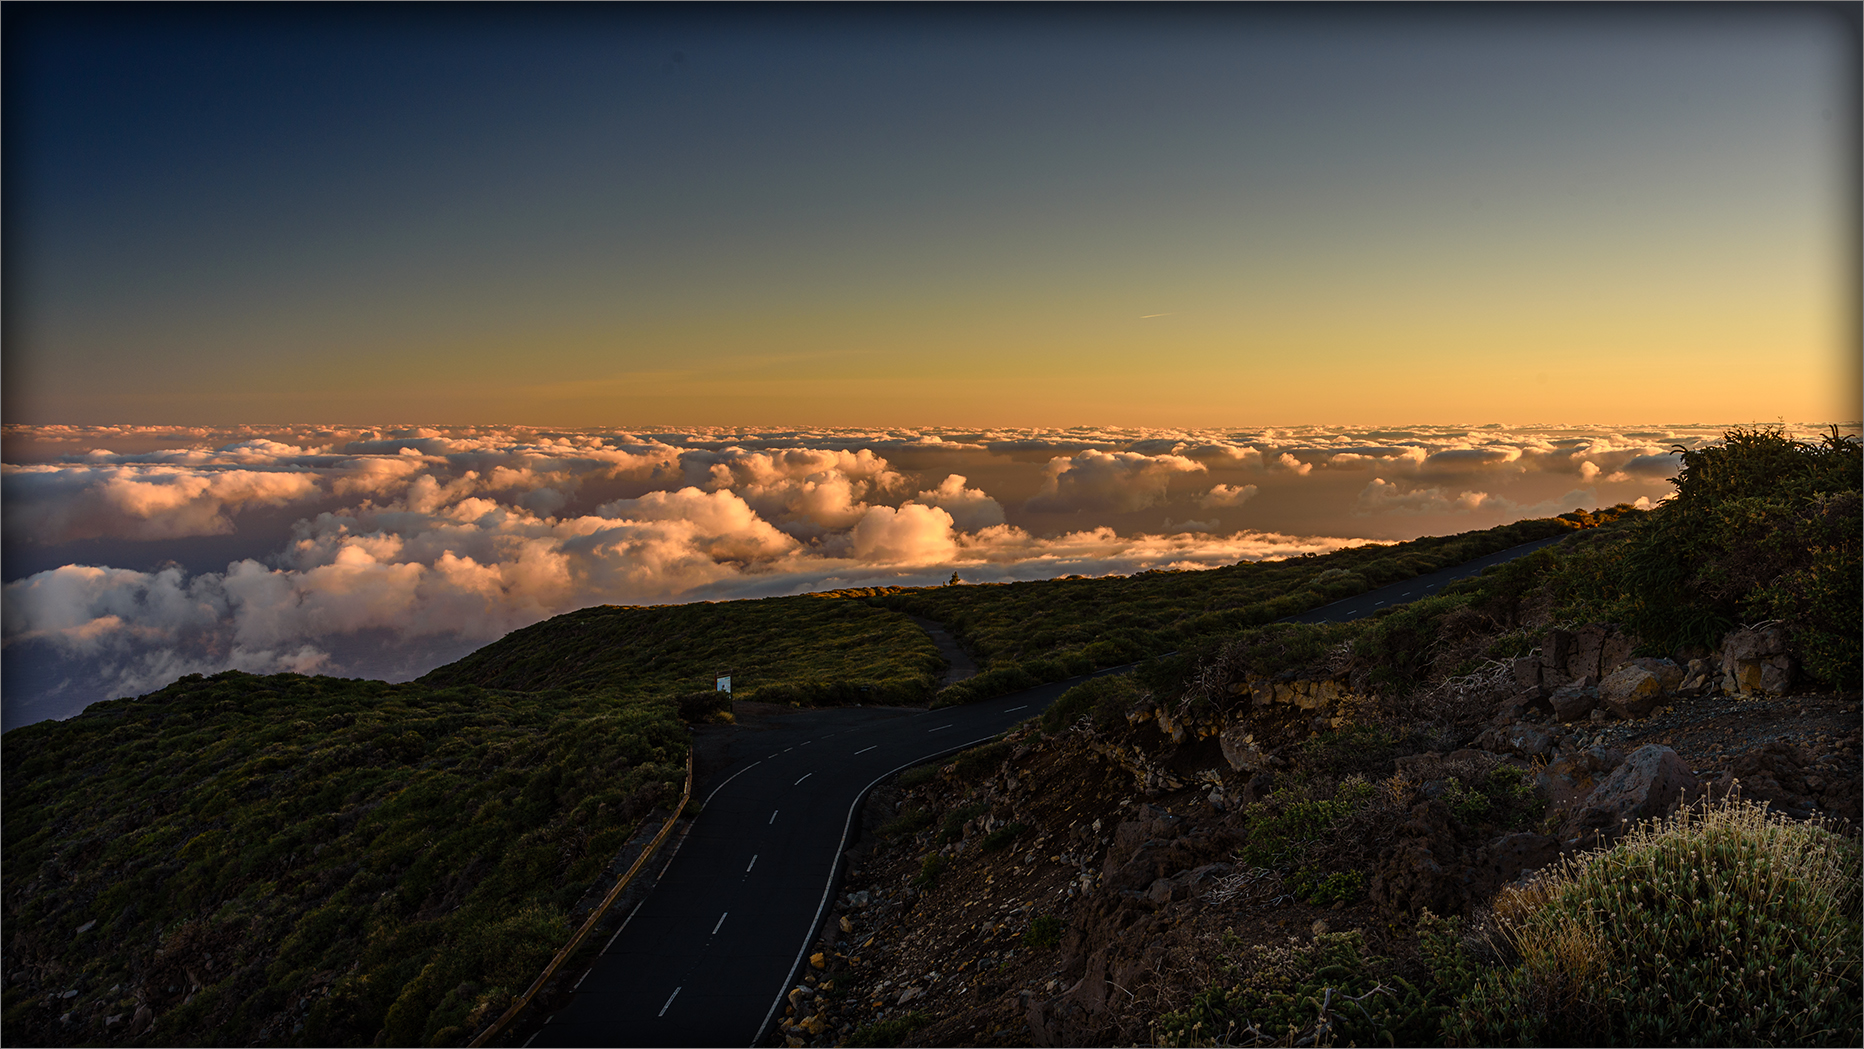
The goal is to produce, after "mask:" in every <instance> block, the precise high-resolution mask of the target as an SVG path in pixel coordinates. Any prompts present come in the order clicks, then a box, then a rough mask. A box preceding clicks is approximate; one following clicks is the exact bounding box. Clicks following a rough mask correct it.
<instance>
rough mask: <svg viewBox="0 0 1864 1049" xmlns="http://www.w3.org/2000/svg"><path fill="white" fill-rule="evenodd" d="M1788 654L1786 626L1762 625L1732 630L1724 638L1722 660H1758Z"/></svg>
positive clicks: (1777, 624)
mask: <svg viewBox="0 0 1864 1049" xmlns="http://www.w3.org/2000/svg"><path fill="white" fill-rule="evenodd" d="M1785 654H1786V626H1785V625H1784V624H1781V623H1762V624H1760V625H1759V626H1751V627H1742V628H1741V629H1739V630H1730V631H1729V632H1728V633H1727V635H1726V636H1724V637H1723V638H1722V660H1723V662H1724V663H1726V662H1727V661H1729V660H1758V659H1761V658H1763V657H1765V656H1783V655H1785Z"/></svg>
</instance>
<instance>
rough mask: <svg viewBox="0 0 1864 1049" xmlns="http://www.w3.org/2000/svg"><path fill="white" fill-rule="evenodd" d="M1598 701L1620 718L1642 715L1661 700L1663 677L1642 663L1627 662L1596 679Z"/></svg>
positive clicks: (1647, 712)
mask: <svg viewBox="0 0 1864 1049" xmlns="http://www.w3.org/2000/svg"><path fill="white" fill-rule="evenodd" d="M1665 662H1668V660H1665ZM1679 680H1680V679H1679ZM1599 702H1601V703H1603V704H1605V705H1606V706H1608V707H1610V708H1611V709H1612V713H1614V714H1617V715H1618V716H1619V717H1621V718H1641V717H1643V716H1644V715H1646V714H1649V713H1650V712H1651V711H1653V710H1655V709H1657V707H1658V705H1659V704H1661V703H1662V702H1663V680H1662V679H1661V678H1659V677H1658V676H1657V675H1655V674H1653V673H1651V672H1650V671H1648V670H1645V669H1644V668H1643V667H1640V666H1632V665H1629V664H1627V665H1625V666H1622V667H1619V668H1618V669H1617V670H1614V671H1612V673H1611V676H1610V677H1608V678H1606V679H1605V680H1604V681H1601V682H1599Z"/></svg>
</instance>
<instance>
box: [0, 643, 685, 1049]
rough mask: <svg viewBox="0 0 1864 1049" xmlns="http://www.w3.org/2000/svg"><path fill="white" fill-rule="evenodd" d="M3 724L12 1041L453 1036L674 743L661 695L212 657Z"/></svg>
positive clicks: (553, 934)
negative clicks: (436, 682) (418, 678)
mask: <svg viewBox="0 0 1864 1049" xmlns="http://www.w3.org/2000/svg"><path fill="white" fill-rule="evenodd" d="M0 739H4V748H5V749H4V764H5V792H6V821H5V830H4V840H5V854H6V863H5V866H4V878H3V882H4V895H3V896H0V898H3V899H4V916H5V929H6V939H5V971H6V973H7V976H8V979H7V983H6V992H5V1016H4V1024H5V1034H6V1039H7V1041H8V1042H9V1043H12V1044H21V1045H26V1044H30V1045H71V1044H98V1043H111V1044H117V1043H123V1044H128V1043H134V1044H158V1045H232V1044H242V1045H251V1044H258V1043H261V1042H265V1043H271V1044H295V1045H369V1044H389V1045H417V1044H419V1045H426V1044H429V1043H430V1042H435V1043H437V1044H456V1043H458V1042H461V1041H463V1040H464V1039H467V1038H470V1037H471V1036H472V1034H473V1033H474V1032H473V1029H472V1028H473V1027H474V1024H475V1023H477V1022H489V1019H490V1018H492V1017H496V1016H497V1015H498V1012H499V1011H501V1010H502V1009H503V1008H504V1007H505V1005H506V1004H507V1002H508V1000H509V998H510V995H511V994H512V993H515V992H519V991H522V990H523V989H524V987H525V985H527V984H528V983H529V982H530V980H531V979H532V978H533V977H535V976H536V974H537V972H538V971H539V970H540V969H541V968H542V966H543V964H544V963H545V962H547V961H548V960H549V958H550V956H551V954H552V953H553V952H554V951H555V950H556V948H558V947H559V946H561V945H562V943H563V941H564V939H565V938H566V936H567V933H568V931H569V930H568V926H567V923H566V920H565V916H566V914H567V912H568V911H569V909H570V908H571V907H572V906H573V905H574V904H575V903H576V901H577V900H578V899H579V898H580V897H581V896H582V895H583V893H584V892H585V891H586V890H587V889H588V888H589V886H590V884H591V883H592V882H593V881H594V879H595V878H596V877H597V875H598V874H599V873H600V872H601V871H602V869H603V868H604V867H605V866H606V865H607V863H608V862H609V861H610V859H611V858H612V857H613V856H614V854H615V852H616V850H617V849H618V848H619V847H620V845H621V844H622V842H624V841H625V840H626V839H627V837H628V836H629V835H630V833H631V832H632V831H633V830H634V829H635V827H636V826H637V825H638V824H639V823H640V822H641V820H642V819H643V818H644V817H645V816H647V814H648V812H649V810H651V809H652V808H653V807H654V805H655V804H656V803H670V802H673V801H676V800H677V798H678V796H679V784H680V782H681V781H682V780H683V779H684V776H685V765H684V762H685V758H686V750H687V734H686V731H685V729H684V728H683V727H682V726H681V725H680V723H679V721H678V719H677V718H676V717H675V716H674V714H673V712H672V704H670V703H665V702H647V701H617V700H613V699H608V698H600V699H597V698H590V697H586V696H579V695H574V694H570V693H562V692H554V693H552V692H545V693H536V694H520V693H510V692H492V691H485V690H481V689H476V688H459V689H435V688H429V687H426V686H421V685H389V684H384V683H382V682H379V681H359V680H343V679H337V678H322V677H318V678H306V677H300V676H296V675H289V674H281V675H276V676H272V677H255V676H252V675H249V674H240V673H233V672H229V673H224V674H219V675H216V676H214V677H211V678H206V679H203V678H201V677H200V676H199V675H193V676H191V677H190V678H186V679H183V680H181V681H179V682H176V683H175V684H174V685H171V686H170V687H168V688H166V689H163V690H162V691H160V692H157V693H154V694H152V695H149V696H146V697H144V698H142V699H139V700H118V701H115V702H111V703H100V704H95V705H93V706H91V707H90V708H88V709H87V710H86V711H85V712H84V713H83V714H81V715H79V716H78V717H75V718H73V719H71V720H69V721H63V722H57V721H48V722H41V723H39V724H36V725H29V726H26V727H24V728H19V729H15V730H13V731H11V732H8V733H6V735H5V736H4V737H0ZM139 1009H147V1010H148V1015H149V1016H151V1017H152V1018H153V1022H154V1026H153V1029H152V1030H150V1031H148V1032H147V1033H142V1034H141V1035H140V1037H136V1036H133V1035H132V1034H131V1032H132V1030H134V1029H136V1028H138V1027H140V1026H141V1025H140V1024H138V1022H137V1017H138V1011H139Z"/></svg>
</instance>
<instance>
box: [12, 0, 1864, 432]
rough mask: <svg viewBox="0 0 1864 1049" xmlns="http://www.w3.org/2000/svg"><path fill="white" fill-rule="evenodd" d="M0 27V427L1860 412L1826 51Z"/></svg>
mask: <svg viewBox="0 0 1864 1049" xmlns="http://www.w3.org/2000/svg"><path fill="white" fill-rule="evenodd" d="M1853 14H1855V12H1853ZM5 17H6V19H7V26H6V33H5V44H4V46H5V49H6V53H5V63H4V70H5V72H4V76H5V83H4V89H5V90H4V99H5V101H4V105H5V112H4V133H5V136H6V137H5V146H6V149H5V163H6V172H5V174H6V178H5V211H6V216H5V218H6V240H5V267H6V269H5V278H6V288H7V292H8V294H7V296H6V302H5V323H6V329H5V336H6V338H5V357H4V380H5V381H4V387H3V396H4V405H3V409H4V415H5V418H6V420H7V421H8V422H20V423H57V424H127V423H135V424H157V425H195V426H200V425H209V426H214V425H217V426H225V425H234V424H245V425H256V424H279V423H319V424H328V425H352V426H356V425H375V426H380V425H385V424H407V425H456V426H457V425H483V424H498V425H529V426H546V427H550V426H554V427H638V426H671V427H693V426H726V427H735V426H789V427H799V426H803V427H807V426H817V427H820V426H856V427H861V426H865V427H884V426H949V427H999V426H1025V427H1029V426H1035V427H1066V426H1080V425H1089V426H1139V427H1146V426H1151V427H1234V426H1306V425H1357V426H1367V425H1409V424H1415V423H1418V422H1420V421H1423V422H1431V423H1466V424H1471V425H1476V424H1482V423H1488V422H1501V423H1505V424H1509V425H1514V424H1525V423H1561V422H1581V421H1583V422H1592V423H1601V424H1609V425H1626V424H1649V423H1652V422H1654V421H1659V420H1662V421H1672V422H1675V421H1690V420H1697V421H1700V420H1765V421H1773V420H1785V421H1805V422H1810V423H1820V422H1829V421H1852V420H1855V419H1856V418H1857V417H1858V414H1859V409H1858V397H1859V389H1858V387H1859V383H1858V369H1857V356H1858V353H1857V351H1858V301H1857V298H1858V296H1857V292H1858V272H1859V271H1858V265H1857V251H1858V247H1857V245H1858V210H1857V168H1856V151H1857V134H1856V131H1857V125H1858V105H1857V103H1858V87H1857V79H1856V78H1857V62H1856V58H1857V51H1858V31H1857V26H1856V23H1855V21H1854V20H1847V19H1846V18H1845V17H1843V16H1841V15H1840V14H1838V13H1836V11H1835V9H1832V8H1820V7H1802V6H1791V5H1761V6H1758V7H1750V6H1737V5H1707V6H1697V5H1658V6H1654V7H1626V6H1621V5H1601V6H1584V7H1553V8H1545V7H1526V6H1522V5H1501V6H1496V7H1480V6H1474V5H1453V6H1449V7H1387V6H1381V5H1375V6H1372V7H1361V6H1350V5H1320V6H1316V7H1294V8H1289V7H1279V6H1265V7H1249V6H1245V7H1243V8H1241V9H1236V8H1217V9H1207V8H1201V7H1199V8H1170V9H1159V8H1151V7H1141V8H1128V7H1122V8H1113V9H1101V8H1049V7H1033V8H1013V9H1009V10H1004V9H997V8H989V9H982V10H977V9H968V8H966V9H958V10H946V9H941V8H920V7H906V8H895V7H887V8H875V9H859V10H855V11H845V10H842V9H839V8H824V7H797V8H790V7H780V8H775V9H764V8H740V7H710V6H708V7H703V8H697V9H686V8H673V9H668V8H646V9H635V8H619V9H617V8H606V7H604V8H582V7H571V8H546V9H542V10H539V9H533V8H528V7H517V8H509V7H498V8H489V9H477V8H461V7H452V6H438V7H419V6H417V7H397V8H389V9H386V10H377V9H374V8H361V9H333V8H308V9H304V8H291V9H285V10H282V11H279V10H273V9H270V8H247V9H233V10H225V9H222V8H218V7H212V8H204V9H194V10H189V11H183V12H176V11H174V10H157V11H153V12H143V11H139V10H137V9H125V8H104V9H98V10H93V9H90V8H85V7H77V8H49V9H40V8H36V7H31V6H30V5H28V7H27V9H25V10H22V9H21V7H20V5H12V6H10V7H9V9H8V11H7V13H6V16H5Z"/></svg>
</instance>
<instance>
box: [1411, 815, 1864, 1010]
mask: <svg viewBox="0 0 1864 1049" xmlns="http://www.w3.org/2000/svg"><path fill="white" fill-rule="evenodd" d="M1858 889H1859V861H1858V845H1857V842H1856V841H1854V840H1849V839H1846V838H1841V837H1839V836H1837V835H1835V834H1832V833H1831V832H1829V831H1826V830H1824V829H1823V828H1821V827H1817V826H1812V825H1807V824H1800V823H1794V822H1791V821H1789V820H1786V819H1784V818H1782V817H1778V816H1773V815H1770V814H1768V813H1767V812H1766V811H1765V810H1764V808H1762V807H1761V806H1757V805H1753V804H1750V803H1746V802H1734V803H1729V804H1724V805H1720V806H1717V807H1713V808H1710V809H1707V810H1704V811H1700V812H1690V811H1683V812H1680V813H1678V814H1677V815H1676V816H1673V817H1671V818H1670V819H1667V820H1664V821H1662V822H1660V823H1655V824H1646V825H1645V826H1643V827H1641V828H1639V829H1637V830H1635V831H1634V832H1633V833H1632V834H1631V835H1630V836H1628V837H1627V838H1626V839H1625V840H1623V841H1621V842H1620V843H1619V844H1618V845H1617V846H1615V847H1613V848H1612V849H1610V850H1607V851H1604V852H1600V853H1594V854H1591V855H1589V856H1587V857H1584V858H1582V859H1579V860H1576V861H1571V862H1568V863H1566V864H1563V865H1562V866H1561V867H1560V868H1558V869H1557V870H1555V871H1553V872H1551V873H1549V874H1546V875H1544V876H1542V877H1541V878H1540V879H1538V880H1536V881H1535V882H1532V883H1530V884H1529V885H1527V886H1526V887H1510V888H1506V889H1504V890H1503V891H1502V892H1501V893H1500V894H1499V895H1498V896H1497V897H1496V900H1495V904H1494V908H1495V915H1496V919H1497V921H1498V922H1499V923H1500V926H1501V928H1502V930H1503V932H1504V934H1505V935H1506V937H1507V940H1508V942H1509V944H1510V945H1511V946H1512V947H1513V949H1514V951H1515V953H1516V954H1517V955H1518V961H1517V962H1515V963H1514V964H1512V965H1510V966H1508V967H1505V968H1502V969H1498V970H1495V971H1492V972H1490V973H1489V974H1487V975H1485V976H1484V977H1483V978H1482V979H1481V980H1480V981H1478V982H1477V983H1476V984H1475V986H1474V987H1473V988H1472V989H1471V990H1470V992H1469V993H1468V994H1467V995H1465V996H1464V997H1463V998H1462V1000H1461V1001H1460V1002H1459V1003H1458V1007H1457V1009H1456V1011H1455V1013H1454V1014H1453V1015H1452V1016H1451V1017H1449V1018H1448V1019H1447V1020H1446V1024H1445V1033H1446V1035H1448V1036H1449V1037H1450V1038H1452V1039H1453V1040H1454V1042H1455V1043H1456V1044H1462V1045H1483V1044H1487V1045H1505V1044H1522V1045H1541V1044H1590V1045H1841V1044H1842V1045H1851V1044H1855V1043H1856V1039H1857V1036H1858V1030H1859V1027H1860V1022H1861V1021H1864V1015H1861V1013H1860V1006H1859V990H1860V986H1859V952H1860V948H1861V947H1864V941H1861V939H1860V932H1859V930H1860V902H1859V892H1858Z"/></svg>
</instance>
